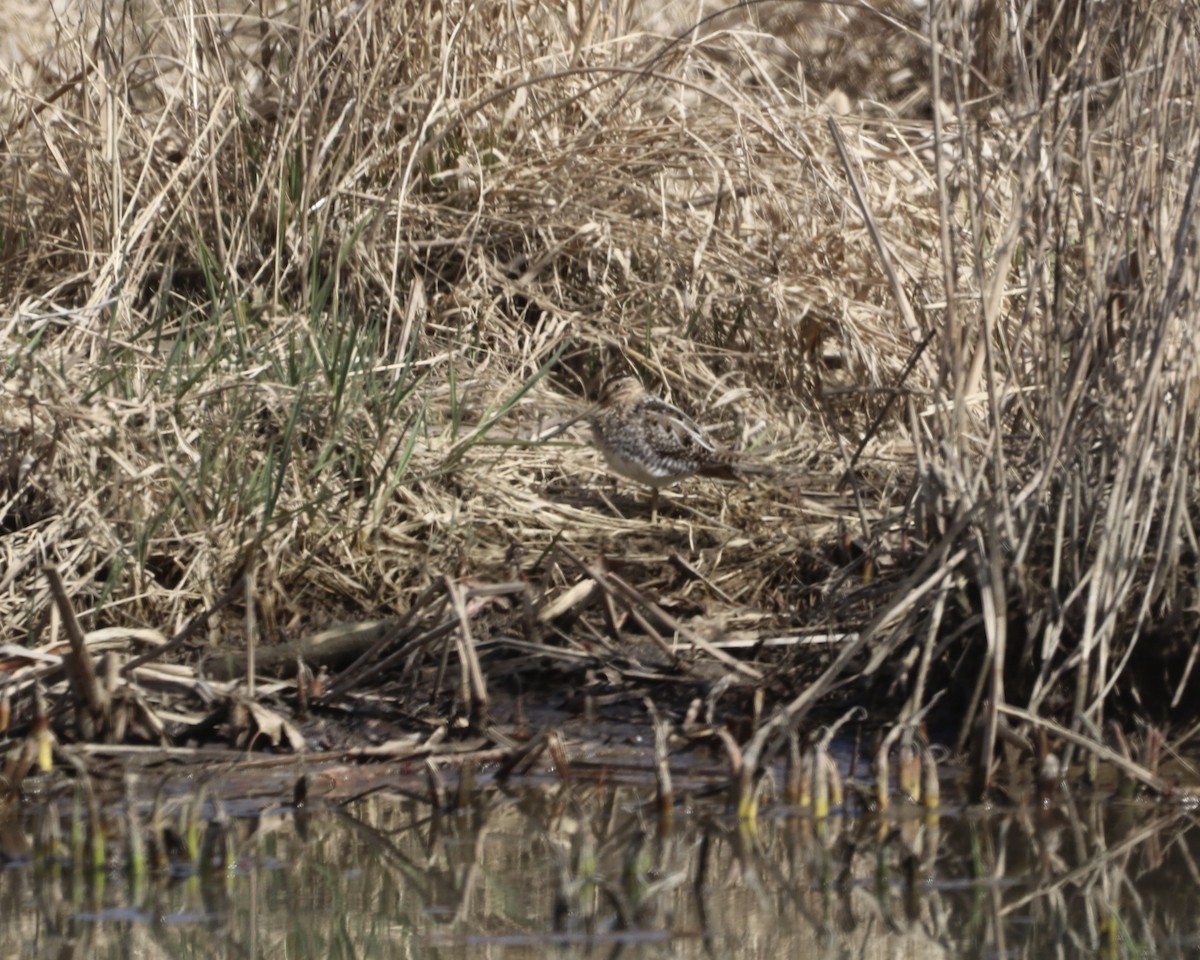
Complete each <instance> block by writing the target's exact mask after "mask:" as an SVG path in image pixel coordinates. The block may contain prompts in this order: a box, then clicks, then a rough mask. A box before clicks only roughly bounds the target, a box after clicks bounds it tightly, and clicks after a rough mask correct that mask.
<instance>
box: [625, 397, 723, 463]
mask: <svg viewBox="0 0 1200 960" xmlns="http://www.w3.org/2000/svg"><path fill="white" fill-rule="evenodd" d="M642 412H643V416H644V417H645V419H646V422H647V423H648V424H650V426H651V428H652V429H653V430H654V432H655V434H657V435H658V436H659V437H660V438H661V439H662V440H663V441H664V443H665V444H667V445H669V446H670V447H672V448H674V449H675V450H678V451H679V452H680V453H687V452H689V451H694V450H695V449H696V448H697V447H699V448H700V449H702V450H706V451H708V452H709V453H716V451H717V447H716V444H714V443H713V442H712V440H711V439H710V437H709V436H708V434H707V433H705V432H704V428H703V427H701V426H700V424H698V423H696V421H695V420H693V419H692V418H691V417H689V416H688V415H687V414H686V413H684V412H683V411H682V410H678V409H676V408H675V407H673V406H671V405H670V404H669V403H667V402H666V401H664V400H659V399H658V398H657V397H646V399H645V401H644V407H643V411H642Z"/></svg>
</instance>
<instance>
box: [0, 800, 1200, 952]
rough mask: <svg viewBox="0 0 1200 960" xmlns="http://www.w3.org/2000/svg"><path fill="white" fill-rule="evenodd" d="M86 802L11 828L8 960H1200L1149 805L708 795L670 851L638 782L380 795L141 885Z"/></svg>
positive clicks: (1182, 885)
mask: <svg viewBox="0 0 1200 960" xmlns="http://www.w3.org/2000/svg"><path fill="white" fill-rule="evenodd" d="M182 805H183V806H187V804H186V803H184V804H182ZM70 806H71V805H70V804H66V805H61V806H57V807H55V806H51V807H45V808H42V809H40V810H37V809H35V810H29V811H26V812H24V813H22V814H21V815H20V816H17V817H14V818H12V819H10V820H9V821H8V822H7V823H5V824H3V825H2V827H3V833H2V835H3V837H4V838H5V839H4V846H3V851H2V852H0V857H4V856H6V858H7V863H6V865H5V866H4V867H3V868H2V869H0V954H2V955H3V956H12V957H18V956H19V957H23V958H43V957H97V958H108V957H122V958H127V957H159V956H164V957H210V956H212V957H246V958H258V957H265V958H279V957H287V958H289V960H296V958H317V957H319V958H331V957H332V958H339V957H355V958H363V957H396V956H415V957H439V958H441V957H504V958H508V960H513V958H522V957H531V958H532V957H544V956H546V955H547V953H548V952H549V951H551V950H553V952H554V954H555V955H556V956H558V957H566V958H571V957H583V956H587V957H616V956H622V957H698V958H700V957H703V958H708V957H764V958H767V957H769V958H776V957H780V956H789V957H818V956H820V957H824V956H844V955H849V956H856V957H857V956H868V957H871V956H889V957H893V956H907V957H945V956H964V957H972V958H974V957H987V956H1005V957H1031V958H1033V957H1038V958H1040V957H1044V956H1052V955H1072V954H1081V953H1086V954H1089V955H1097V954H1099V955H1102V956H1114V957H1116V956H1134V955H1141V954H1142V953H1144V952H1147V951H1152V952H1154V954H1155V955H1156V956H1160V957H1172V956H1183V955H1185V954H1186V955H1188V956H1192V955H1194V951H1195V949H1196V947H1197V945H1198V944H1200V931H1198V929H1197V927H1198V923H1200V921H1198V919H1197V918H1200V909H1198V908H1200V902H1197V901H1200V885H1198V884H1197V882H1196V880H1197V875H1198V873H1200V870H1198V868H1197V863H1200V849H1196V850H1194V849H1193V846H1194V845H1197V846H1200V844H1198V843H1197V831H1196V830H1195V829H1193V823H1192V820H1191V819H1190V818H1189V817H1188V816H1187V814H1186V813H1184V812H1179V811H1173V812H1171V813H1168V814H1164V813H1163V812H1162V811H1161V810H1160V809H1159V808H1154V807H1149V806H1136V805H1121V804H1115V803H1111V802H1097V803H1095V804H1093V805H1091V806H1089V807H1085V808H1082V809H1079V810H1066V809H1063V808H1056V809H1051V810H1043V809H1040V808H1033V809H1020V810H1017V811H1009V812H1006V813H996V812H993V813H987V814H983V813H979V814H973V813H954V814H944V815H943V816H942V818H941V819H940V820H939V819H938V818H936V817H926V816H925V815H924V813H922V812H920V811H914V812H913V815H912V816H905V814H904V811H903V810H898V811H897V810H894V811H893V812H892V814H891V815H889V817H888V818H886V819H884V820H880V819H879V818H877V817H874V816H871V815H867V814H863V815H859V816H854V817H847V816H832V817H829V818H828V819H827V820H825V821H814V820H813V819H812V818H811V817H808V816H804V817H800V816H795V817H793V816H785V815H783V814H776V815H775V816H773V817H772V818H769V819H763V820H762V821H760V822H759V823H758V825H757V829H755V830H748V829H746V828H745V827H744V826H743V827H739V825H738V823H737V822H736V821H735V820H734V819H733V818H732V817H731V816H730V815H729V814H728V812H727V811H726V810H725V809H724V808H723V807H722V806H721V805H720V804H719V802H713V801H703V800H694V801H691V802H689V803H688V804H687V805H686V807H685V808H684V809H686V813H684V812H681V811H679V810H677V811H676V817H675V822H674V828H673V830H672V832H671V833H670V834H669V835H666V836H664V835H663V834H662V833H661V832H660V830H659V829H658V826H657V823H656V820H655V814H654V810H655V807H654V798H653V791H648V790H643V789H640V788H639V789H634V788H631V787H618V786H595V785H590V786H589V785H580V784H575V785H568V786H563V785H556V786H525V787H522V788H519V789H511V790H501V789H498V788H492V789H484V790H479V791H476V794H475V797H474V798H473V800H472V801H471V802H470V804H469V805H466V806H463V807H461V808H458V809H441V810H435V809H432V808H431V807H430V805H429V804H428V803H426V802H425V801H424V800H421V799H415V798H414V796H404V795H400V794H398V793H392V792H388V793H385V792H378V793H375V794H373V795H371V796H369V797H367V798H365V799H362V800H358V801H355V802H352V803H350V804H348V805H347V806H345V807H338V806H335V805H331V804H321V803H315V804H312V805H309V806H308V807H307V808H306V809H305V810H303V811H302V812H301V813H300V814H297V812H296V811H295V809H294V808H293V807H291V806H290V804H289V805H288V806H287V807H274V808H272V807H269V806H265V807H261V808H259V809H257V810H253V811H250V808H248V807H246V806H245V805H242V806H241V807H235V806H234V805H232V804H227V805H225V810H226V811H228V810H231V809H232V810H235V811H240V813H242V814H247V813H248V815H238V816H234V817H230V816H228V815H227V814H222V815H219V816H215V817H214V813H215V812H217V811H214V808H213V806H212V804H208V805H207V807H206V810H205V815H206V816H208V817H209V818H210V821H209V823H208V828H207V837H206V838H198V839H197V840H194V841H193V843H199V844H200V847H201V849H204V850H205V851H206V855H205V858H204V859H203V861H202V865H201V866H200V867H199V868H196V869H191V870H182V869H181V868H180V866H179V864H180V863H183V862H186V857H185V856H184V855H183V853H182V851H186V850H187V849H188V839H187V837H186V829H182V828H181V829H180V831H179V836H178V837H176V838H175V840H174V846H172V844H171V843H168V844H167V847H168V848H170V849H171V850H173V851H175V852H174V853H172V855H171V858H170V862H169V863H167V864H166V866H165V867H162V868H159V869H155V868H154V867H153V856H152V855H151V857H150V866H148V868H147V869H146V870H145V871H144V872H141V871H138V870H135V869H133V868H131V867H130V858H129V852H128V851H129V849H130V839H129V837H128V835H127V833H128V831H126V830H124V829H123V827H122V825H123V824H126V823H127V822H128V821H127V819H126V814H127V812H128V810H127V807H125V808H123V805H122V804H119V803H115V802H114V803H111V804H108V805H106V806H105V807H104V809H103V810H101V811H100V812H99V815H98V818H96V817H94V818H93V822H94V823H95V824H97V825H98V828H100V829H102V831H103V832H104V833H105V834H106V835H107V836H108V839H109V845H110V848H111V847H117V846H120V847H121V851H120V852H112V851H111V850H110V851H109V852H106V853H105V854H104V855H103V856H104V857H105V858H106V861H107V862H106V863H105V864H103V865H101V866H100V867H98V868H92V867H91V866H90V865H87V866H85V864H90V863H91V862H92V861H93V860H94V859H98V858H99V857H100V856H101V854H99V853H96V852H94V849H95V848H93V847H92V846H91V838H90V837H89V836H88V834H89V832H90V831H89V830H88V827H87V816H86V814H85V815H84V816H83V817H78V818H75V817H72V816H71V813H72V811H71V810H70V809H64V807H70ZM78 807H79V805H78V804H76V806H75V808H74V809H76V810H77V809H78ZM176 812H178V811H176ZM150 815H151V814H150V806H149V804H146V805H145V806H144V807H143V808H139V810H138V812H137V814H136V816H137V820H138V822H139V823H140V824H142V825H145V824H146V823H147V821H148V820H149V819H150ZM173 816H175V814H174V813H172V812H168V813H167V817H166V818H167V819H168V820H171V818H172V817H173ZM173 822H175V823H178V824H181V823H183V822H184V821H183V820H182V819H180V818H178V817H176V819H175V820H174V821H173ZM73 823H75V824H82V826H78V827H76V828H72V824H73ZM143 832H145V833H147V834H148V835H149V834H151V831H149V830H146V831H143ZM139 839H143V838H139ZM147 842H149V841H147ZM150 845H151V846H153V844H152V843H151V844H150ZM53 851H57V852H56V853H54V852H53ZM0 862H3V860H0ZM1064 949H1065V954H1063V951H1064Z"/></svg>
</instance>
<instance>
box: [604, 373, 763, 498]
mask: <svg viewBox="0 0 1200 960" xmlns="http://www.w3.org/2000/svg"><path fill="white" fill-rule="evenodd" d="M588 425H589V426H590V427H591V431H592V442H593V444H594V445H595V446H596V448H597V449H598V450H599V451H600V453H601V455H602V456H603V457H604V461H605V463H606V464H607V465H608V469H609V470H611V471H612V472H613V473H615V474H617V475H618V476H622V477H625V478H626V479H628V480H632V481H634V482H635V483H640V484H642V485H644V486H648V487H650V488H652V489H653V491H654V507H655V508H656V507H657V505H658V491H659V490H661V489H662V488H663V487H666V486H670V485H671V484H673V483H676V482H677V481H679V480H683V479H684V478H685V477H691V476H702V477H713V478H716V479H718V480H737V479H740V478H741V477H742V476H744V475H749V474H770V473H772V472H773V470H772V468H771V467H769V466H767V465H766V464H762V463H755V462H753V461H750V460H747V459H746V458H745V457H744V456H743V455H742V454H740V453H738V452H737V451H734V450H727V449H725V448H723V447H721V446H719V445H718V444H717V443H716V442H715V441H713V439H712V438H711V437H710V436H709V435H708V434H707V433H706V432H705V430H704V428H703V427H701V426H700V425H699V424H697V423H696V422H695V421H694V420H693V419H692V418H691V417H689V416H688V415H687V414H686V413H684V412H683V411H681V410H679V409H677V408H675V407H673V406H671V404H669V403H667V402H666V401H665V400H660V399H659V398H658V397H655V396H653V395H652V394H650V393H649V392H647V390H646V388H645V387H644V386H643V385H642V383H641V382H640V381H639V380H638V379H637V378H636V377H632V376H629V375H621V376H616V377H610V378H609V379H607V380H605V381H604V383H603V384H602V385H601V387H600V397H599V400H598V401H597V402H596V404H595V405H594V406H593V408H592V409H591V411H590V413H589V415H588ZM655 513H657V511H656V510H655Z"/></svg>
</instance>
